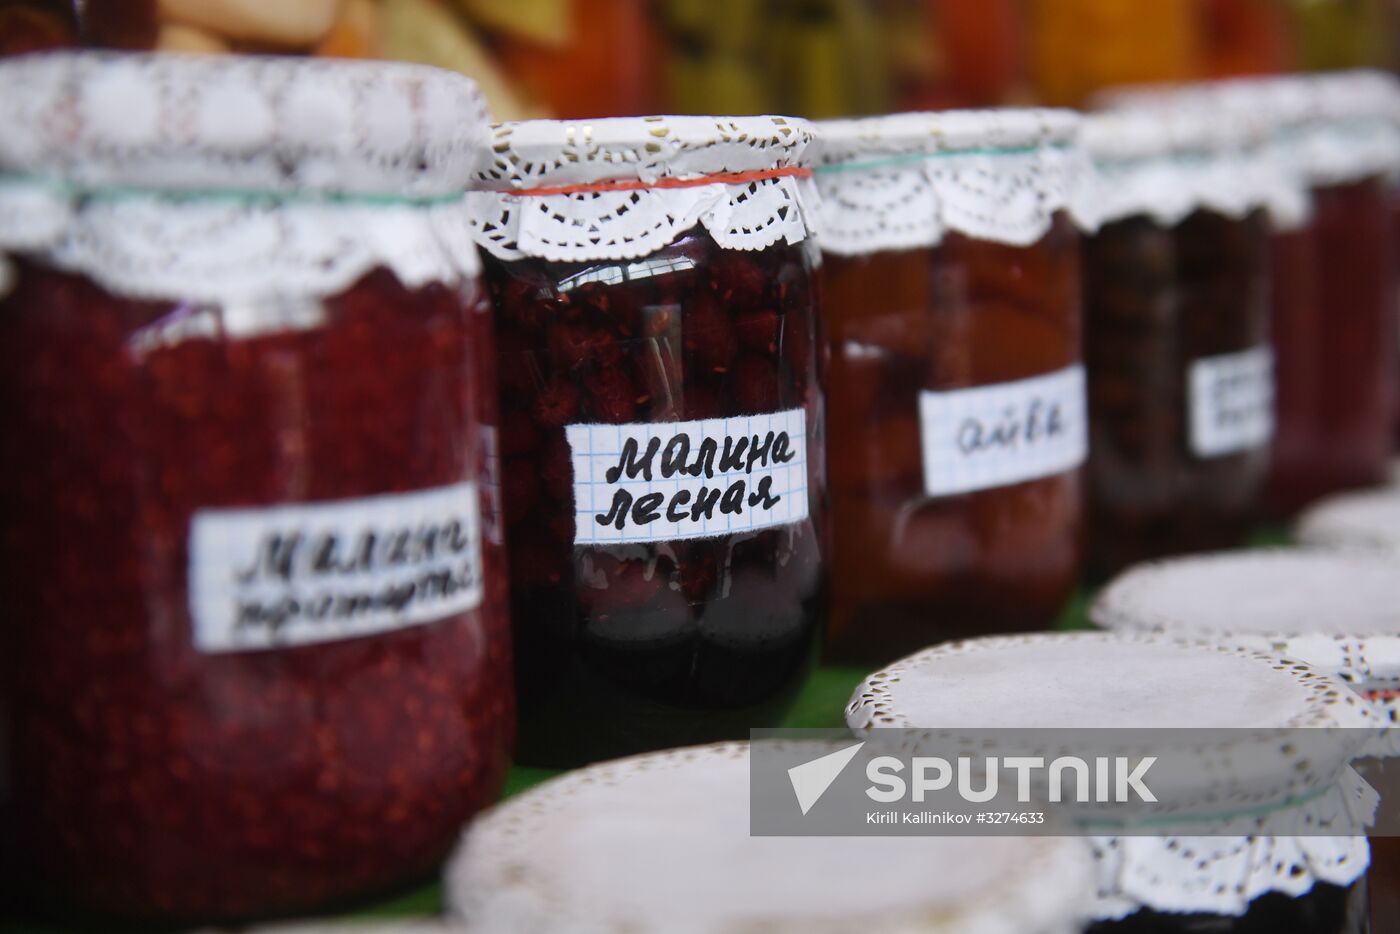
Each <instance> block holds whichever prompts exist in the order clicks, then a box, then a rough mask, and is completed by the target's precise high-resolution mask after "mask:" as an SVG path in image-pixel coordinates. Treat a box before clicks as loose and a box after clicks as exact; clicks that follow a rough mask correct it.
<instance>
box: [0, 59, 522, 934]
mask: <svg viewBox="0 0 1400 934" xmlns="http://www.w3.org/2000/svg"><path fill="white" fill-rule="evenodd" d="M0 125H3V126H4V127H5V133H4V135H3V137H0V405H3V407H4V409H5V411H6V418H5V420H4V422H3V427H0V433H2V434H0V438H2V439H3V440H0V444H3V446H4V448H5V449H6V450H9V451H23V452H24V456H23V457H15V458H10V459H8V460H7V462H6V466H5V468H4V470H3V477H4V482H3V483H0V497H3V508H4V514H5V515H6V517H7V519H6V522H5V525H4V529H3V533H0V580H3V589H4V592H5V594H6V601H7V605H8V607H9V612H8V615H7V617H6V619H7V621H6V625H5V627H4V630H5V638H6V640H7V647H6V650H5V652H4V653H3V654H0V677H3V681H2V682H0V683H3V695H2V698H3V700H2V702H0V707H3V708H4V709H6V710H7V712H8V713H7V716H8V728H7V730H5V731H4V732H3V733H0V741H3V743H4V748H3V749H0V763H3V767H4V768H5V769H6V770H7V772H8V774H7V775H5V776H3V778H0V789H4V791H5V792H6V793H7V794H8V801H7V802H6V805H5V807H6V812H7V813H6V814H5V815H4V820H5V824H6V826H7V828H12V829H13V834H14V835H13V837H11V836H9V831H8V829H7V841H6V845H5V847H4V848H3V857H0V859H3V861H4V862H5V863H6V865H5V867H4V872H5V874H6V877H7V878H8V879H9V880H10V881H12V882H15V883H16V891H17V892H20V893H23V894H24V896H25V898H26V899H27V900H28V899H32V900H33V901H34V902H36V906H35V908H36V910H40V911H43V910H47V909H48V908H49V907H50V906H60V905H61V906H65V907H66V908H78V907H81V908H83V909H87V910H92V911H96V912H100V913H103V914H110V915H118V916H124V917H126V918H129V919H133V920H136V921H139V922H142V923H148V922H153V921H157V920H160V921H177V920H179V921H184V920H188V919H196V918H198V919H206V918H237V917H247V916H255V915H266V914H273V913H281V912H289V911H294V910H301V909H305V908H309V907H313V906H317V905H323V904H326V903H331V902H337V901H340V900H342V899H346V898H350V897H352V896H358V895H360V894H363V893H368V892H372V891H375V890H381V889H384V888H386V887H389V886H393V885H396V884H398V883H400V882H403V881H406V880H409V879H412V878H415V877H421V876H425V875H427V874H429V873H430V872H432V871H433V869H434V868H435V867H436V865H437V864H438V862H439V861H440V859H441V857H442V856H443V854H444V853H445V852H446V850H447V849H448V847H449V846H450V845H451V843H452V841H453V839H454V837H455V836H456V833H457V828H458V827H459V826H460V825H461V824H462V823H463V822H464V821H465V820H466V819H467V818H468V817H470V816H471V814H472V813H473V812H474V811H475V810H477V809H478V808H480V807H482V806H483V805H485V804H487V803H489V802H490V801H491V800H492V799H493V798H494V796H495V795H496V793H497V792H498V790H499V788H500V786H501V782H502V779H503V775H504V771H505V768H506V766H507V758H508V751H509V746H510V741H511V735H512V730H513V717H514V709H513V699H512V698H513V694H512V684H511V677H510V648H509V646H510V643H509V631H508V623H507V616H506V605H505V587H504V575H503V564H502V556H501V555H500V554H499V547H498V545H497V543H498V542H499V541H500V536H499V527H498V523H497V517H496V516H495V515H494V514H493V513H492V511H491V509H490V504H491V501H490V500H489V498H483V497H482V495H481V494H482V492H483V489H484V488H485V487H486V486H487V485H488V483H489V480H490V477H489V475H488V472H487V471H488V461H487V454H488V451H487V448H486V443H485V442H486V439H487V437H488V429H489V426H491V425H492V424H494V415H493V413H494V409H495V389H494V377H493V364H494V361H493V359H492V343H491V322H490V319H489V313H488V312H487V310H486V306H485V303H484V301H483V300H482V293H481V292H480V290H479V285H478V273H479V259H478V257H477V255H476V252H475V249H474V246H473V244H472V241H471V238H470V236H469V234H468V230H469V228H468V224H467V219H466V209H467V206H466V203H465V197H464V196H463V195H462V194H461V193H462V192H463V190H464V189H465V186H466V183H467V182H468V180H469V179H470V176H471V174H472V170H473V168H474V166H475V160H477V159H478V158H479V157H480V156H479V154H480V152H481V146H482V144H483V142H484V138H485V134H486V132H487V127H488V124H487V123H486V120H485V116H484V113H483V109H482V106H481V103H480V100H479V98H478V97H477V94H476V91H475V89H474V87H473V86H472V85H471V83H470V82H467V81H465V80H464V79H461V78H459V77H457V76H453V75H450V74H448V73H445V72H440V71H436V70H434V69H427V68H421V67H418V66H402V67H401V66H384V65H369V64H350V63H332V62H316V63H310V62H305V61H293V60H288V59H276V58H262V59H241V58H195V57H188V58H179V57H158V56H148V55H121V54H118V53H76V54H75V53H58V54H53V55H47V56H38V57H26V58H15V59H10V60H7V61H5V62H3V63H0Z"/></svg>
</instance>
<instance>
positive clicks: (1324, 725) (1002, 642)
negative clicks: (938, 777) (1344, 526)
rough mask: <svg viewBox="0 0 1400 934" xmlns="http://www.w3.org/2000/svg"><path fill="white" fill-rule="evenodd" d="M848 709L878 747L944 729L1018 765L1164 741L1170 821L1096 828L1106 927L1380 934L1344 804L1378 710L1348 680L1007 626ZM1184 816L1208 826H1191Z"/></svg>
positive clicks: (1156, 785) (1243, 654)
mask: <svg viewBox="0 0 1400 934" xmlns="http://www.w3.org/2000/svg"><path fill="white" fill-rule="evenodd" d="M1392 589H1393V588H1392ZM1173 593H1174V594H1175V595H1177V597H1178V599H1179V600H1180V601H1181V602H1187V601H1190V600H1193V599H1198V598H1199V593H1198V592H1197V591H1189V590H1188V591H1183V590H1181V589H1177V590H1175V591H1173ZM1086 685H1087V686H1091V687H1092V689H1088V690H1086ZM846 722H847V725H848V726H849V727H850V728H851V730H852V731H853V732H855V733H857V734H858V735H859V736H861V737H862V738H866V739H867V740H869V741H870V742H871V743H872V744H878V743H879V742H880V741H881V737H882V735H884V736H890V735H897V736H901V737H906V739H905V740H904V741H903V743H907V742H908V740H907V737H909V736H910V735H911V734H912V735H914V736H916V737H917V736H918V735H920V734H921V731H927V730H936V737H937V738H936V740H935V741H936V742H937V743H938V744H939V748H940V749H942V748H948V747H952V746H961V747H962V748H964V749H966V748H976V749H977V750H978V751H979V752H981V753H982V754H985V755H988V756H997V757H1000V761H1002V762H1005V763H1009V762H1010V761H1011V760H1010V759H1009V758H1007V756H1012V755H1019V754H1021V753H1023V752H1026V751H1028V749H1029V748H1030V747H1034V748H1035V749H1038V750H1044V749H1047V748H1059V747H1061V746H1062V745H1072V746H1074V748H1075V749H1076V751H1077V754H1078V755H1081V756H1083V755H1085V753H1083V752H1082V750H1085V749H1087V748H1095V750H1096V751H1098V750H1103V751H1105V752H1110V751H1112V750H1122V751H1124V752H1128V751H1131V756H1133V757H1137V756H1142V754H1143V751H1144V749H1145V748H1146V747H1151V751H1152V752H1153V753H1154V754H1155V758H1154V759H1153V762H1154V764H1155V763H1157V762H1160V763H1161V764H1162V765H1167V766H1168V769H1169V771H1168V772H1165V773H1164V772H1157V773H1156V777H1154V778H1151V779H1150V781H1151V783H1152V785H1151V788H1152V791H1153V792H1154V793H1155V795H1156V796H1157V798H1156V800H1158V801H1159V802H1160V804H1159V807H1161V808H1163V810H1160V811H1151V812H1147V816H1146V817H1144V818H1143V819H1144V821H1146V820H1152V821H1154V822H1155V823H1156V825H1157V827H1158V828H1160V829H1152V828H1150V827H1148V826H1144V825H1138V826H1135V827H1130V828H1125V829H1124V831H1123V833H1122V835H1120V836H1103V835H1100V834H1093V835H1092V836H1091V839H1092V843H1093V851H1094V854H1095V857H1096V859H1097V861H1098V871H1097V873H1096V877H1097V879H1098V880H1099V886H1098V890H1097V894H1096V896H1095V897H1093V898H1092V899H1090V901H1089V905H1088V907H1089V908H1090V913H1091V915H1092V918H1093V919H1094V920H1093V923H1092V924H1091V925H1090V926H1089V928H1088V931H1089V932H1092V934H1217V932H1221V934H1265V932H1268V934H1273V932H1284V931H1287V932H1290V934H1292V932H1294V931H1299V932H1308V934H1368V932H1369V927H1368V925H1367V923H1366V891H1367V859H1368V856H1369V847H1368V845H1367V840H1366V838H1365V837H1364V836H1358V835H1356V830H1357V827H1356V824H1357V823H1358V821H1356V820H1354V819H1351V818H1349V817H1340V816H1339V814H1340V813H1342V812H1347V808H1348V806H1349V805H1348V802H1349V800H1351V799H1352V797H1353V796H1358V795H1359V796H1363V797H1364V796H1365V794H1367V791H1368V790H1367V789H1366V788H1365V786H1364V782H1362V780H1361V779H1360V778H1359V777H1358V776H1357V775H1356V774H1355V772H1354V771H1352V770H1351V768H1350V767H1349V765H1348V763H1349V761H1350V759H1351V758H1352V757H1353V756H1354V755H1355V754H1356V753H1357V752H1358V751H1359V750H1360V749H1361V748H1362V747H1363V746H1364V743H1365V742H1366V741H1367V739H1368V738H1371V737H1374V735H1375V727H1376V725H1377V722H1376V719H1375V717H1374V716H1373V715H1372V714H1371V713H1370V712H1369V711H1368V710H1367V709H1366V708H1364V707H1362V706H1360V705H1356V704H1354V703H1352V702H1351V698H1350V696H1349V692H1348V691H1347V690H1346V687H1345V685H1344V684H1343V682H1342V681H1341V680H1340V679H1339V678H1335V677H1332V676H1329V675H1326V674H1323V673H1321V672H1319V671H1318V670H1316V669H1313V668H1310V667H1308V666H1305V665H1293V664H1289V663H1287V662H1285V661H1283V660H1282V659H1280V658H1279V657H1277V656H1275V655H1272V654H1269V653H1266V652H1264V651H1256V650H1253V649H1250V648H1241V647H1233V646H1227V645H1223V644H1222V645H1219V646H1215V645H1210V644H1207V643H1204V642H1200V641H1196V640H1195V639H1177V638H1172V637H1170V636H1166V635H1159V634H1150V633H1121V634H1120V633H1086V632H1080V633H1053V634H1040V635H1030V636H1002V637H996V638H987V639H971V640H967V641H964V642H958V643H952V644H949V645H943V646H936V647H934V648H930V649H926V650H924V651H922V652H919V653H916V654H915V655H912V656H910V657H908V658H905V659H901V660H900V661H898V662H895V663H894V664H892V665H890V666H888V667H887V668H885V669H884V670H882V671H879V672H876V673H875V674H872V675H870V676H869V677H868V678H867V679H866V680H865V681H864V682H863V683H862V684H861V685H860V686H859V687H857V688H856V690H855V693H854V694H853V695H852V696H851V700H850V703H849V705H848V706H847V708H846ZM973 726H975V727H976V728H977V729H975V730H973V729H967V730H966V732H960V730H961V729H965V728H967V727H973ZM1289 728H1293V729H1296V730H1298V731H1299V733H1306V734H1309V735H1311V736H1316V737H1319V738H1320V737H1324V736H1325V737H1327V739H1326V741H1325V742H1319V741H1314V742H1309V743H1307V744H1306V745H1307V746H1308V749H1307V751H1306V753H1305V752H1303V751H1302V748H1301V746H1302V745H1303V744H1302V743H1299V744H1297V746H1295V745H1294V744H1292V743H1286V742H1285V743H1282V744H1280V741H1279V737H1280V736H1283V737H1285V738H1291V737H1296V736H1298V735H1299V733H1286V732H1284V731H1285V730H1287V729H1289ZM896 730H898V731H899V732H898V733H895V732H894V731H896ZM1070 730H1073V731H1074V732H1073V734H1069V733H1068V732H1067V731H1070ZM1324 731H1325V732H1324ZM1148 735H1151V737H1152V738H1151V739H1150V740H1149V739H1145V738H1144V737H1146V736H1148ZM903 743H902V744H901V746H902V745H903ZM901 753H902V754H903V752H902V748H901ZM1096 758H1099V759H1100V761H1101V762H1102V761H1103V758H1105V757H1096ZM974 761H975V760H974ZM1022 761H1031V762H1033V761H1037V760H1032V759H1027V760H1022ZM1039 761H1042V762H1043V760H1039ZM1118 761H1119V762H1120V763H1123V762H1126V761H1130V760H1129V759H1128V758H1127V757H1125V758H1122V759H1119V760H1118ZM1243 763H1248V765H1247V766H1245V765H1243ZM1009 767H1010V766H1009V765H1008V766H1007V768H1009ZM1022 775H1023V776H1024V775H1026V773H1024V772H1023V773H1022ZM1002 780H1003V781H1006V778H1005V777H1004V778H1003V779H1002ZM1119 780H1120V782H1121V781H1122V775H1121V773H1120V775H1119ZM1023 781H1024V779H1023ZM992 784H995V783H994V782H993V783H992ZM1020 787H1021V788H1026V787H1027V786H1026V785H1025V784H1022V785H1021V786H1020ZM1120 787H1122V786H1121V785H1120ZM1101 790H1102V789H1101ZM993 793H994V792H993ZM1020 794H1021V795H1022V796H1024V795H1025V794H1026V792H1024V791H1022V792H1020ZM1022 800H1025V799H1024V797H1023V798H1022ZM1081 800H1082V799H1081ZM1097 800H1099V801H1105V800H1107V799H1106V798H1097ZM1070 813H1071V815H1074V813H1075V812H1073V811H1071V812H1070ZM1217 815H1220V816H1217ZM1050 816H1051V815H1047V819H1049V818H1050ZM1100 816H1101V815H1100ZM1069 819H1070V820H1075V817H1074V816H1071V817H1070V818H1069ZM1089 819H1090V820H1092V819H1093V814H1092V812H1091V814H1090V815H1089ZM1109 819H1110V820H1121V819H1124V818H1123V817H1122V815H1120V814H1117V813H1114V814H1112V815H1111V817H1110V818H1109ZM1126 819H1127V820H1128V821H1132V820H1133V818H1132V817H1127V818H1126ZM1081 820H1082V818H1081ZM1183 826H1185V827H1188V828H1189V829H1190V831H1191V832H1190V834H1189V835H1188V836H1177V834H1179V833H1181V831H1180V830H1178V829H1177V828H1179V827H1183ZM1300 828H1305V829H1304V830H1303V833H1304V834H1306V836H1299V835H1296V834H1298V832H1299V829H1300ZM1323 828H1325V829H1326V830H1329V831H1332V833H1333V834H1335V835H1330V836H1323V835H1321V834H1322V830H1323ZM1081 833H1084V828H1083V826H1082V825H1081ZM1285 893H1297V894H1296V895H1289V894H1285Z"/></svg>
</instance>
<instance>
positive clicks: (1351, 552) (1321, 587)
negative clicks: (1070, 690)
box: [1090, 494, 1400, 932]
mask: <svg viewBox="0 0 1400 934" xmlns="http://www.w3.org/2000/svg"><path fill="white" fill-rule="evenodd" d="M1365 495H1366V496H1368V497H1374V496H1375V494H1365ZM1354 496H1356V497H1357V498H1356V501H1355V503H1354V506H1353V507H1352V508H1350V509H1347V508H1343V509H1339V510H1336V511H1335V512H1334V513H1332V514H1331V515H1326V514H1325V513H1323V512H1321V511H1320V512H1319V513H1318V514H1317V517H1316V518H1317V520H1318V521H1316V522H1315V523H1308V522H1306V521H1305V523H1304V525H1303V527H1302V529H1301V530H1300V535H1299V537H1300V538H1301V539H1302V540H1303V542H1304V543H1305V544H1307V545H1308V546H1310V547H1307V548H1301V549H1299V548H1287V549H1284V548H1280V549H1273V550H1269V551H1246V552H1235V553H1223V554H1215V555H1199V556H1193V557H1186V558H1178V559H1174V560H1172V561H1165V562H1159V563H1157V564H1154V565H1149V566H1145V567H1142V568H1138V569H1134V570H1131V571H1129V572H1127V573H1126V574H1123V575H1122V576H1120V577H1119V578H1117V579H1115V580H1114V581H1113V582H1112V583H1111V584H1109V585H1108V587H1106V588H1105V589H1104V590H1103V591H1102V592H1101V593H1100V595H1099V597H1098V599H1097V600H1096V602H1095V603H1094V604H1093V606H1092V607H1091V608H1090V618H1091V619H1092V621H1093V622H1094V623H1095V624H1097V625H1099V626H1102V627H1104V628H1107V629H1112V630H1115V631H1118V632H1123V633H1155V634H1161V635H1165V636H1169V637H1174V638H1184V639H1193V640H1200V641H1204V642H1206V643H1212V644H1217V645H1222V646H1226V645H1228V646H1237V645H1243V646H1246V647H1251V648H1257V649H1259V650H1261V651H1269V652H1274V653H1276V654H1278V655H1282V656H1285V657H1288V658H1294V659H1299V660H1301V661H1303V662H1307V663H1310V664H1311V665H1313V666H1314V667H1316V668H1317V669H1319V670H1321V671H1326V672H1328V673H1331V674H1335V675H1338V676H1339V677H1340V678H1342V679H1344V680H1345V681H1346V683H1347V684H1349V685H1350V686H1351V688H1352V689H1353V690H1355V691H1356V693H1357V694H1358V695H1360V696H1361V697H1362V698H1364V699H1365V700H1366V701H1368V702H1369V703H1370V705H1371V707H1372V709H1373V710H1374V711H1375V712H1376V713H1377V714H1379V716H1380V718H1381V720H1382V722H1384V723H1387V724H1389V725H1390V730H1389V733H1388V735H1387V736H1385V737H1382V738H1381V739H1380V740H1379V741H1376V742H1375V743H1374V744H1373V746H1372V747H1371V748H1370V749H1368V750H1366V752H1367V753H1368V758H1367V760H1366V761H1365V762H1363V763H1361V764H1360V765H1359V766H1358V767H1359V768H1361V769H1362V770H1363V775H1364V777H1365V779H1366V780H1367V781H1368V782H1369V783H1370V784H1371V785H1372V786H1373V787H1375V788H1376V790H1378V791H1379V792H1380V793H1381V801H1380V816H1379V817H1378V820H1377V826H1376V828H1375V829H1374V833H1375V834H1377V835H1376V836H1373V837H1372V839H1371V862H1370V869H1369V889H1370V898H1371V906H1372V921H1373V922H1374V924H1375V926H1376V930H1377V931H1380V930H1385V929H1386V928H1388V927H1390V926H1391V924H1392V923H1393V922H1394V921H1395V919H1396V918H1397V915H1396V914H1394V912H1395V910H1396V908H1395V906H1400V838H1397V837H1395V836H1393V834H1395V832H1396V829H1397V825H1396V822H1395V818H1394V817H1393V816H1392V815H1394V814H1395V813H1396V810H1395V801H1396V800H1397V798H1396V797H1395V796H1396V795H1400V774H1397V772H1396V759H1395V758H1394V756H1395V755H1396V754H1397V752H1400V737H1397V736H1396V735H1395V734H1397V732H1400V731H1397V729H1396V726H1395V725H1396V724H1397V723H1400V691H1397V690H1396V688H1397V687H1400V627H1397V626H1396V623H1395V607H1396V605H1397V604H1400V574H1397V573H1396V564H1395V559H1394V555H1393V554H1386V553H1385V552H1384V551H1381V552H1379V553H1371V554H1368V553H1367V552H1366V551H1365V550H1364V549H1365V546H1367V545H1374V542H1372V541H1371V540H1370V539H1369V538H1368V537H1367V535H1366V534H1365V531H1366V530H1364V529H1354V530H1352V534H1351V535H1347V534H1345V533H1346V532H1347V531H1348V530H1347V528H1346V523H1345V522H1344V520H1345V519H1346V518H1347V512H1349V511H1350V512H1353V513H1354V514H1355V517H1356V518H1360V517H1362V516H1368V517H1374V516H1384V515H1386V514H1387V512H1388V513H1389V516H1390V517H1391V518H1392V521H1393V519H1394V518H1395V517H1397V516H1400V497H1396V498H1393V500H1392V502H1391V503H1390V504H1388V505H1387V504H1386V503H1385V502H1384V501H1380V500H1376V501H1373V502H1367V501H1366V500H1363V499H1361V498H1360V496H1361V494H1354ZM1339 505H1342V504H1339ZM1328 520H1330V521H1328ZM1334 881H1335V880H1334ZM1313 894H1317V895H1318V898H1317V904H1316V905H1315V908H1314V910H1315V911H1316V920H1315V922H1314V926H1313V927H1308V928H1305V929H1306V930H1310V931H1311V930H1317V931H1324V932H1331V931H1336V930H1351V928H1348V927H1345V926H1341V919H1342V918H1344V917H1364V914H1365V904H1364V902H1361V901H1359V899H1357V898H1356V896H1355V892H1354V891H1353V892H1352V893H1350V895H1348V893H1345V892H1343V891H1340V890H1338V889H1337V888H1335V887H1332V886H1325V887H1319V888H1318V889H1314V893H1313ZM1285 902H1286V900H1284V899H1282V898H1273V899H1272V907H1270V908H1268V909H1267V910H1265V909H1264V907H1263V905H1262V900H1261V905H1260V906H1259V908H1258V912H1259V913H1260V915H1261V916H1260V917H1259V918H1258V919H1257V920H1256V919H1255V917H1254V915H1255V913H1256V912H1255V911H1251V913H1250V915H1249V916H1248V920H1249V922H1250V924H1251V926H1249V927H1246V928H1245V930H1249V931H1255V930H1258V931H1265V930H1293V928H1292V927H1287V926H1282V925H1280V924H1278V923H1277V921H1276V919H1277V917H1278V915H1277V914H1276V912H1277V911H1279V910H1282V908H1283V907H1284V903H1285ZM1348 911H1349V912H1351V914H1350V915H1347V914H1346V912H1348ZM1271 919H1274V926H1269V925H1267V924H1266V923H1265V922H1266V921H1269V920H1271ZM1114 930H1115V931H1116V929H1114ZM1149 930H1151V928H1149ZM1168 930H1175V929H1168Z"/></svg>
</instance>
